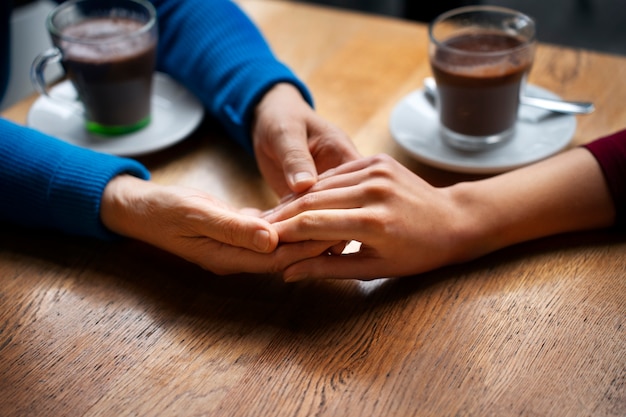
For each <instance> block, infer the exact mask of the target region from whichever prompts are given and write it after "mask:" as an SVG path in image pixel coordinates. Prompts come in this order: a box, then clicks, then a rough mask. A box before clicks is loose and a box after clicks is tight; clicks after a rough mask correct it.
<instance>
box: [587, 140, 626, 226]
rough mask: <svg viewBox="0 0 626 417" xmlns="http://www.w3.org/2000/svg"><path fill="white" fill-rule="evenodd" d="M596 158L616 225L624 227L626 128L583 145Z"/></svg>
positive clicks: (625, 206)
mask: <svg viewBox="0 0 626 417" xmlns="http://www.w3.org/2000/svg"><path fill="white" fill-rule="evenodd" d="M583 147H585V148H587V149H588V150H589V151H590V152H591V153H592V154H593V156H594V157H595V158H596V160H597V161H598V163H599V164H600V167H601V168H602V172H603V173H604V178H605V179H606V183H607V185H608V186H609V191H610V193H611V197H612V198H613V203H614V204H615V209H616V213H617V217H616V222H615V223H616V224H615V225H616V226H617V227H620V228H622V229H624V228H626V130H622V131H619V132H617V133H614V134H612V135H609V136H605V137H603V138H600V139H597V140H595V141H593V142H591V143H588V144H586V145H583Z"/></svg>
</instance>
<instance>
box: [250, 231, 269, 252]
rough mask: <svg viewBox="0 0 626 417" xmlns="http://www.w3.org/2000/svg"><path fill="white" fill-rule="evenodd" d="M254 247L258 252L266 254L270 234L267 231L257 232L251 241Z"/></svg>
mask: <svg viewBox="0 0 626 417" xmlns="http://www.w3.org/2000/svg"><path fill="white" fill-rule="evenodd" d="M252 243H253V244H254V247H255V248H256V249H257V250H258V251H260V252H267V250H268V249H269V247H270V243H271V242H270V233H269V232H268V231H267V230H257V231H256V232H255V233H254V238H253V240H252Z"/></svg>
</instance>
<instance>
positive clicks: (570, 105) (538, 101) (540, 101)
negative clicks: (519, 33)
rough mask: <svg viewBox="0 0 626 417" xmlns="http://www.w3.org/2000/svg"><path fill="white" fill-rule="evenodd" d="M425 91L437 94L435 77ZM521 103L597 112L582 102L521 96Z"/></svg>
mask: <svg viewBox="0 0 626 417" xmlns="http://www.w3.org/2000/svg"><path fill="white" fill-rule="evenodd" d="M424 91H425V92H426V93H427V94H428V95H430V96H431V97H435V95H436V94H437V83H436V81H435V79H434V78H433V77H426V78H424ZM520 103H521V104H524V105H526V106H532V107H536V108H539V109H544V110H549V111H552V112H555V113H564V114H588V113H591V112H592V111H594V110H595V107H594V105H593V103H588V102H582V101H564V100H554V99H549V98H540V97H532V96H527V95H521V96H520Z"/></svg>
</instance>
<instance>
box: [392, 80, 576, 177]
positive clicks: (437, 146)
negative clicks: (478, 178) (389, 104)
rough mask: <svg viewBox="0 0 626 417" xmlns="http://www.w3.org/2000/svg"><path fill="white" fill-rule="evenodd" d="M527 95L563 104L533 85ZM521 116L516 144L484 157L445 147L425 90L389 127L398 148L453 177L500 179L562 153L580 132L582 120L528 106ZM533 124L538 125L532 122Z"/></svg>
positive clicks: (405, 102)
mask: <svg viewBox="0 0 626 417" xmlns="http://www.w3.org/2000/svg"><path fill="white" fill-rule="evenodd" d="M526 91H527V93H528V94H529V95H533V96H538V97H546V98H556V99H558V98H559V97H558V96H557V95H555V94H553V93H551V92H549V91H547V90H544V89H542V88H540V87H537V86H533V85H527V86H526ZM520 112H525V113H524V114H523V116H524V117H520V120H518V122H517V126H516V131H515V135H514V136H513V138H512V139H510V140H509V141H508V142H506V143H504V144H502V145H500V146H498V147H495V148H493V149H490V150H487V151H482V152H463V151H459V150H456V149H453V148H451V147H450V146H448V145H446V144H444V143H443V141H442V139H441V136H440V132H439V119H438V116H437V111H436V109H435V107H434V106H433V104H432V102H431V101H429V99H428V98H427V96H426V95H425V94H424V91H423V90H417V91H413V92H412V93H410V94H409V95H407V96H406V97H404V98H403V99H402V100H401V101H400V102H399V103H398V104H397V105H396V107H395V108H394V109H393V111H392V113H391V119H390V123H389V124H390V130H391V135H392V136H393V138H394V139H395V140H396V142H398V144H399V145H400V146H402V147H403V148H404V149H405V150H406V151H407V152H409V153H410V154H411V155H412V156H413V157H414V158H415V159H417V160H418V161H420V162H423V163H425V164H428V165H432V166H434V167H436V168H440V169H445V170H448V171H455V172H462V173H468V174H496V173H500V172H504V171H508V170H511V169H514V168H518V167H521V166H524V165H528V164H530V163H533V162H536V161H538V160H541V159H544V158H546V157H548V156H550V155H553V154H555V153H557V152H559V151H561V150H562V149H564V148H565V147H566V146H567V145H568V144H569V142H570V140H571V138H572V136H573V135H574V131H575V130H576V118H575V117H574V116H571V115H554V114H553V115H548V114H547V113H545V112H543V111H542V110H536V109H532V108H530V107H527V106H520ZM520 116H521V114H520ZM529 119H530V120H534V121H526V120H529Z"/></svg>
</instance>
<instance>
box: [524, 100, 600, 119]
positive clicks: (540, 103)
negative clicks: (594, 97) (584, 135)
mask: <svg viewBox="0 0 626 417" xmlns="http://www.w3.org/2000/svg"><path fill="white" fill-rule="evenodd" d="M520 103H521V104H524V105H526V106H532V107H537V108H540V109H544V110H550V111H553V112H556V113H565V114H589V113H591V112H592V111H594V110H595V108H594V106H593V103H588V102H582V101H580V102H579V101H563V100H552V99H549V98H541V97H532V96H526V95H522V96H521V97H520Z"/></svg>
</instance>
